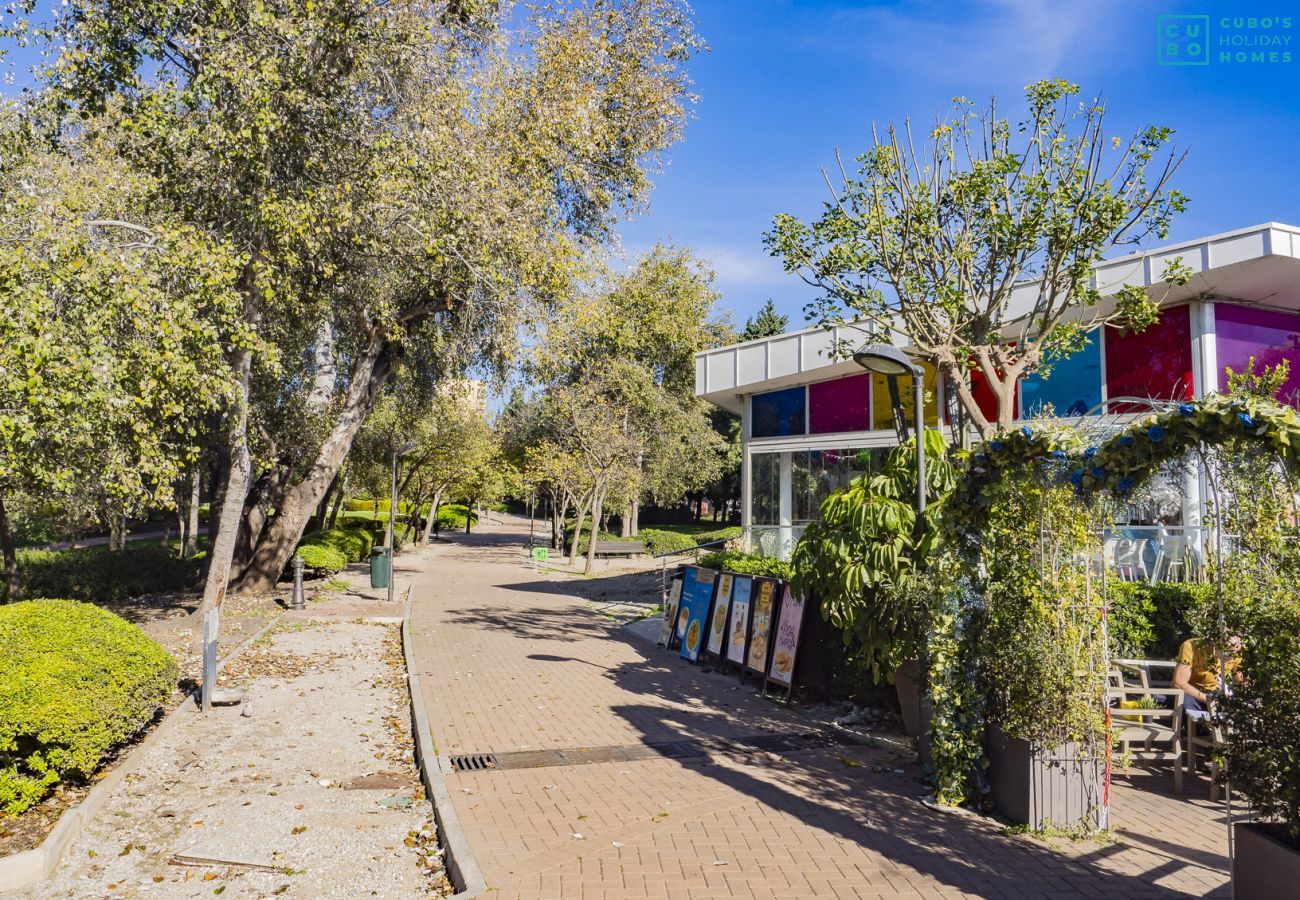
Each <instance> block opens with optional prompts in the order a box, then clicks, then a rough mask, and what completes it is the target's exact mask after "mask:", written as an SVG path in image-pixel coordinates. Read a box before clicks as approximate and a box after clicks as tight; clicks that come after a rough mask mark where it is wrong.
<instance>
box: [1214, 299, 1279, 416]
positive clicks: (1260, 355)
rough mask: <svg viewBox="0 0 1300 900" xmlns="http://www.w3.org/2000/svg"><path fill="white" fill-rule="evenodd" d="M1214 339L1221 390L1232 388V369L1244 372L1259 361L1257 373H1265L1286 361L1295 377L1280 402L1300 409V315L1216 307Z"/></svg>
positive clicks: (1219, 304) (1217, 304)
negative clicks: (1229, 378) (1229, 380)
mask: <svg viewBox="0 0 1300 900" xmlns="http://www.w3.org/2000/svg"><path fill="white" fill-rule="evenodd" d="M1214 340H1215V345H1216V347H1217V356H1218V360H1219V365H1220V366H1222V367H1223V371H1222V373H1221V374H1220V375H1219V390H1220V391H1226V390H1227V389H1228V369H1232V370H1233V371H1234V372H1244V371H1246V369H1247V367H1248V366H1249V365H1250V359H1251V357H1254V358H1255V371H1256V372H1263V371H1264V370H1265V369H1266V368H1268V367H1269V366H1276V365H1277V364H1278V363H1280V362H1282V360H1289V361H1290V363H1291V376H1290V377H1289V378H1288V379H1287V381H1286V384H1284V385H1282V390H1281V391H1279V392H1278V399H1279V400H1281V401H1282V402H1284V403H1289V404H1291V405H1292V406H1297V407H1300V316H1296V315H1291V314H1289V313H1282V312H1274V311H1273V310H1265V309H1254V308H1251V307H1249V306H1235V305H1233V304H1230V303H1216V304H1214Z"/></svg>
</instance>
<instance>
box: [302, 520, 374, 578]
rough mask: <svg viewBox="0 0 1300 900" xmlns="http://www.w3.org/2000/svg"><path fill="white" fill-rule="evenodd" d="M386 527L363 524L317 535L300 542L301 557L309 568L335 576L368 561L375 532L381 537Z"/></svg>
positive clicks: (316, 532) (325, 531) (310, 535)
mask: <svg viewBox="0 0 1300 900" xmlns="http://www.w3.org/2000/svg"><path fill="white" fill-rule="evenodd" d="M376 526H377V528H376ZM384 527H385V526H384V524H383V523H370V522H364V523H358V524H349V525H346V526H344V527H342V528H326V529H324V530H323V531H314V532H312V533H311V534H309V535H307V536H306V537H304V538H303V539H302V541H300V542H299V544H298V553H299V554H301V555H302V559H303V563H304V564H305V565H306V566H307V568H309V569H315V570H317V571H320V572H325V573H328V574H331V575H332V574H333V573H335V572H338V571H340V570H342V569H344V568H346V567H347V566H348V564H349V563H354V562H362V561H363V560H366V559H369V558H370V551H371V549H372V548H373V547H374V546H375V543H376V540H377V537H376V530H377V531H378V532H380V533H381V534H382V532H383V529H384Z"/></svg>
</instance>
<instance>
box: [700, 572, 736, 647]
mask: <svg viewBox="0 0 1300 900" xmlns="http://www.w3.org/2000/svg"><path fill="white" fill-rule="evenodd" d="M715 584H716V585H717V587H715V588H714V590H713V601H712V603H711V604H710V608H709V615H708V618H707V619H706V620H705V621H706V622H707V623H708V628H707V629H705V637H704V645H703V646H702V647H701V648H700V660H701V661H707V662H712V663H716V664H721V663H722V662H723V660H724V654H725V653H726V651H727V630H728V628H729V627H730V625H731V600H732V597H733V595H734V593H735V589H736V573H735V572H727V571H725V570H724V571H722V572H719V573H718V574H717V576H715Z"/></svg>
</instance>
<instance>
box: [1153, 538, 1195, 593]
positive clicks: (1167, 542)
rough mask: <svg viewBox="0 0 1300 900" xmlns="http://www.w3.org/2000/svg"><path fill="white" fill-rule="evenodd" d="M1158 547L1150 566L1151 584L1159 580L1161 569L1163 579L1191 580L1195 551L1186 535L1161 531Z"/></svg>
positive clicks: (1193, 570)
mask: <svg viewBox="0 0 1300 900" xmlns="http://www.w3.org/2000/svg"><path fill="white" fill-rule="evenodd" d="M1158 547H1159V549H1158V551H1157V553H1156V562H1155V565H1154V566H1152V567H1151V583H1152V584H1155V583H1156V582H1157V581H1159V580H1160V578H1161V574H1162V573H1161V570H1162V569H1163V570H1164V571H1163V574H1164V580H1165V581H1191V580H1193V579H1192V575H1193V573H1194V572H1195V570H1196V567H1195V565H1194V560H1195V555H1194V554H1195V552H1196V551H1195V549H1194V548H1193V547H1192V542H1191V541H1190V540H1189V539H1188V537H1187V535H1185V534H1174V533H1172V532H1163V531H1162V533H1161V535H1160V540H1159V545H1158Z"/></svg>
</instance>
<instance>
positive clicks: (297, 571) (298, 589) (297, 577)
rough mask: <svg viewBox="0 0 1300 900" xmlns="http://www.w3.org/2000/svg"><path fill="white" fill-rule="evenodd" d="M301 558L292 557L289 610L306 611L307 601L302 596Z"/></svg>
mask: <svg viewBox="0 0 1300 900" xmlns="http://www.w3.org/2000/svg"><path fill="white" fill-rule="evenodd" d="M302 569H303V562H302V557H301V556H299V555H298V554H296V553H295V554H294V557H293V599H292V600H290V601H289V608H290V609H306V608H307V601H306V600H305V599H304V598H303V595H302Z"/></svg>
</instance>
